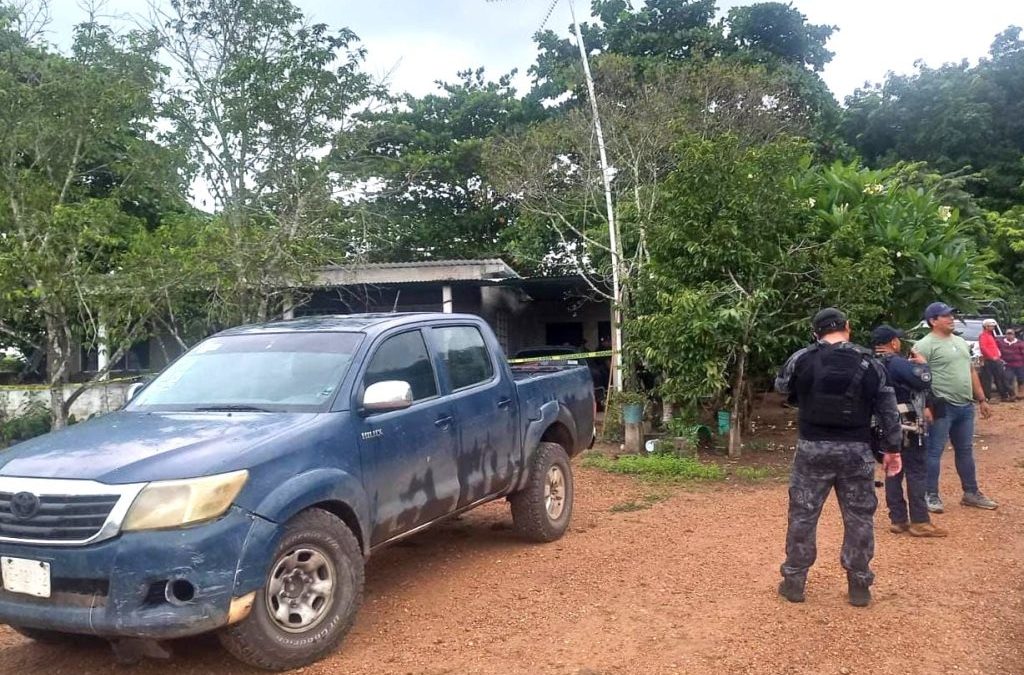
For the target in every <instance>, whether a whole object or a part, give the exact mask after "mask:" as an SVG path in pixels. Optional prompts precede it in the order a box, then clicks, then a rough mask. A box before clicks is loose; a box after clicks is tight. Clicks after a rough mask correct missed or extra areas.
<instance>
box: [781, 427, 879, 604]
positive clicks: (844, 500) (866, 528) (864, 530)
mask: <svg viewBox="0 0 1024 675" xmlns="http://www.w3.org/2000/svg"><path fill="white" fill-rule="evenodd" d="M833 489H835V491H836V499H837V500H838V502H839V509H840V511H841V512H842V515H843V549H842V554H841V555H840V561H841V562H842V565H843V568H845V569H846V572H847V575H848V577H849V579H850V580H851V581H854V582H857V583H859V584H862V585H864V586H870V585H871V582H872V581H874V578H875V575H874V573H873V572H872V571H871V567H870V563H871V558H872V557H874V554H875V530H874V517H875V509H876V508H878V497H877V496H876V495H875V458H874V456H873V455H872V454H871V448H870V446H869V445H868V444H867V443H856V442H852V441H807V440H803V439H801V440H799V441H797V449H796V454H795V455H794V457H793V469H792V471H791V473H790V478H789V529H788V531H787V532H786V562H784V563H783V564H782V576H783V577H786V578H792V579H795V580H798V581H801V582H803V581H804V580H805V579H806V577H807V570H808V569H809V568H810V567H811V565H813V564H814V560H815V558H817V555H818V547H817V530H818V517H819V516H820V515H821V507H822V506H823V505H824V504H825V500H826V499H827V498H828V495H829V493H830V492H831V491H832V490H833Z"/></svg>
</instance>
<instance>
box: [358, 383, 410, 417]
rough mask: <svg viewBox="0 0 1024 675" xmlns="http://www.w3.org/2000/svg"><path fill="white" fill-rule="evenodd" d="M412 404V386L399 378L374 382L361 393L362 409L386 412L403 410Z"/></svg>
mask: <svg viewBox="0 0 1024 675" xmlns="http://www.w3.org/2000/svg"><path fill="white" fill-rule="evenodd" d="M411 405H412V387H410V386H409V383H408V382H403V381H401V380H384V381H383V382H374V383H373V384H371V385H370V386H369V387H367V388H366V392H365V393H363V410H365V411H366V412H388V411H391V410H404V409H405V408H408V407H409V406H411Z"/></svg>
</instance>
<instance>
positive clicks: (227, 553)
mask: <svg viewBox="0 0 1024 675" xmlns="http://www.w3.org/2000/svg"><path fill="white" fill-rule="evenodd" d="M131 393H132V394H134V395H133V396H132V397H131V398H130V401H129V403H128V404H126V406H125V407H124V409H122V410H119V411H116V412H113V413H109V414H107V415H103V416H100V417H97V418H95V419H92V420H89V421H87V422H83V423H81V424H76V425H74V426H71V427H68V428H66V429H63V430H61V431H58V432H54V433H50V434H46V435H44V436H40V437H37V438H34V439H31V440H29V441H26V442H24V443H21V444H19V445H15V446H13V447H11V448H10V449H8V450H6V451H4V452H0V573H2V576H0V578H2V585H0V623H6V624H8V625H9V626H11V627H12V628H13V629H14V630H16V631H18V632H19V633H22V634H23V635H25V636H28V637H30V638H33V639H37V640H40V641H49V642H52V641H54V640H61V639H68V638H69V637H71V636H82V635H88V636H96V637H100V638H105V639H107V640H110V641H111V642H112V643H114V644H115V645H117V644H120V643H125V642H132V641H138V642H144V643H145V644H153V643H156V644H157V645H159V641H161V640H167V639H172V638H180V637H185V636H190V635H196V634H200V633H206V632H213V631H215V632H216V633H217V634H218V636H219V639H220V641H221V643H222V644H223V645H224V647H225V648H226V649H227V650H228V651H230V652H231V653H232V654H233V655H234V656H236V657H237V658H239V659H241V660H242V661H244V662H246V663H248V664H251V665H254V666H257V667H261V668H264V669H269V670H284V669H289V668H296V667H300V666H303V665H305V664H308V663H311V662H313V661H316V660H318V659H320V658H322V657H323V656H325V655H326V654H328V653H329V652H330V651H332V650H333V649H335V648H336V647H337V645H338V644H339V643H340V641H341V640H342V638H343V637H344V636H345V634H346V632H347V631H348V630H349V628H350V627H351V625H352V623H353V621H354V620H355V617H356V613H357V611H358V608H359V604H360V600H361V597H362V592H363V569H364V563H365V561H366V560H367V559H368V558H369V557H370V555H371V553H373V552H374V551H376V550H378V549H379V548H381V547H382V546H385V545H387V544H389V543H392V542H395V541H397V540H399V539H401V538H403V537H408V536H410V535H412V534H414V533H416V532H419V531H421V530H423V529H425V528H427V527H429V526H431V525H433V524H435V523H437V522H439V521H441V520H443V519H445V518H448V517H451V516H453V515H456V514H459V513H462V512H464V511H467V510H469V509H472V508H473V507H475V506H478V505H480V504H483V503H485V502H489V501H492V500H495V499H498V498H507V499H508V501H509V502H510V504H511V511H512V519H513V523H514V527H515V528H516V529H517V530H518V531H519V532H520V533H521V534H522V535H523V536H524V537H525V538H526V539H529V540H534V541H539V542H548V541H553V540H555V539H558V538H559V537H561V536H562V535H563V534H564V533H565V531H566V529H567V527H568V525H569V519H570V517H571V514H572V506H573V480H572V469H571V466H570V458H571V457H573V456H574V455H576V454H578V453H579V452H580V451H582V450H583V449H584V448H586V447H588V446H589V445H590V444H591V443H592V441H593V435H594V414H595V413H594V395H593V384H592V380H591V377H590V373H589V371H588V370H587V368H586V367H571V366H570V367H566V368H559V369H549V370H547V371H545V372H540V373H538V372H528V373H525V372H524V373H517V372H514V371H513V369H511V368H510V367H509V365H508V363H507V362H506V359H505V357H504V354H503V353H502V351H501V348H500V346H499V345H498V342H497V340H496V338H495V336H494V334H493V332H492V331H491V329H490V328H489V327H488V325H487V324H486V323H485V322H484V321H483V320H482V319H480V318H478V317H475V316H469V315H457V314H365V315H351V316H335V317H308V318H302V319H296V320H290V321H280V322H273V323H266V324H261V325H255V326H244V327H239V328H233V329H230V330H227V331H224V332H221V333H218V334H216V335H214V336H212V337H210V338H207V339H206V340H204V341H202V342H200V343H199V344H197V345H196V346H195V347H193V348H192V349H191V350H189V351H188V352H186V353H185V354H184V355H183V356H182V357H180V358H179V359H178V360H177V361H175V362H174V363H172V364H171V365H170V366H168V367H167V368H166V369H165V370H164V371H163V372H161V373H160V374H159V375H158V376H157V377H155V378H154V379H153V380H152V381H151V382H149V383H148V384H145V385H144V386H143V387H142V388H141V389H140V390H138V391H137V392H131Z"/></svg>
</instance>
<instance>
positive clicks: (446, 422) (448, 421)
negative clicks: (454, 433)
mask: <svg viewBox="0 0 1024 675" xmlns="http://www.w3.org/2000/svg"><path fill="white" fill-rule="evenodd" d="M451 425H452V416H451V415H445V416H444V417H438V418H437V419H436V420H435V421H434V426H435V427H437V428H438V429H447V428H448V427H450V426H451Z"/></svg>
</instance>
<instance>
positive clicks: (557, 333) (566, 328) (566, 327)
mask: <svg viewBox="0 0 1024 675" xmlns="http://www.w3.org/2000/svg"><path fill="white" fill-rule="evenodd" d="M546 329H547V330H546V334H545V339H546V342H545V344H549V345H555V346H559V347H560V346H562V345H567V346H570V347H579V346H580V345H582V344H583V324H582V323H581V322H579V321H574V322H572V323H549V324H547V326H546Z"/></svg>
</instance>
